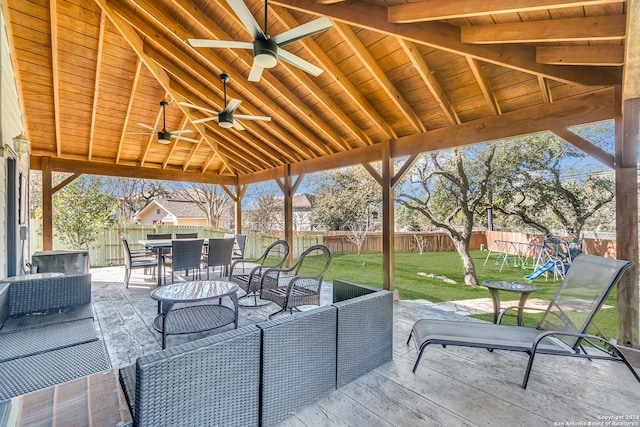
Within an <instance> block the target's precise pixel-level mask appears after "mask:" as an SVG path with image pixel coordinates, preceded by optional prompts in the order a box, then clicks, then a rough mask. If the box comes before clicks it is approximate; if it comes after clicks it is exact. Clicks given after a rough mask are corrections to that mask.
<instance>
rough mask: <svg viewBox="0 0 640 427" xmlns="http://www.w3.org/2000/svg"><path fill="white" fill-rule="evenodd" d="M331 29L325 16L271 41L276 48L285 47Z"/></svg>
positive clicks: (274, 37)
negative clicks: (276, 45) (274, 43)
mask: <svg viewBox="0 0 640 427" xmlns="http://www.w3.org/2000/svg"><path fill="white" fill-rule="evenodd" d="M331 27H333V24H332V23H331V21H330V20H329V18H327V17H326V16H323V17H322V18H319V19H314V20H313V21H309V22H307V23H306V24H302V25H300V26H297V27H295V28H292V29H290V30H287V31H285V32H284V33H280V34H278V35H277V36H273V37H272V38H271V39H272V40H273V41H275V42H276V43H277V44H278V47H281V46H285V45H287V44H289V43H293V42H295V41H298V40H300V39H302V38H305V37H309V36H312V35H314V34H318V33H321V32H323V31H325V30H328V29H329V28H331Z"/></svg>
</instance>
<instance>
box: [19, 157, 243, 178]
mask: <svg viewBox="0 0 640 427" xmlns="http://www.w3.org/2000/svg"><path fill="white" fill-rule="evenodd" d="M30 161H31V165H30V166H31V169H34V170H41V169H42V157H40V156H31V159H30ZM51 170H52V171H54V172H71V173H79V174H87V175H101V176H119V177H125V178H143V179H161V180H168V181H181V182H202V183H210V184H227V185H235V184H236V182H237V179H236V177H234V176H225V175H218V174H214V173H201V172H193V171H182V170H180V169H161V168H159V167H158V168H149V167H140V166H128V165H118V166H117V167H114V164H113V163H106V162H105V163H102V162H96V161H91V162H89V161H87V160H86V159H84V160H83V159H60V158H55V157H54V158H51Z"/></svg>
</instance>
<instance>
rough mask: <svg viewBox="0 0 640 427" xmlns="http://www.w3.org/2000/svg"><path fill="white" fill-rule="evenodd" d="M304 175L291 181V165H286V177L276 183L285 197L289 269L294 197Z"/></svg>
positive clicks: (285, 227) (291, 255) (291, 256)
mask: <svg viewBox="0 0 640 427" xmlns="http://www.w3.org/2000/svg"><path fill="white" fill-rule="evenodd" d="M303 177H304V175H299V176H298V178H296V180H295V181H293V180H292V179H291V165H285V167H284V177H283V179H282V180H280V179H276V183H277V184H278V186H279V187H280V190H282V194H283V197H284V215H283V216H284V240H285V241H286V242H287V244H288V245H289V248H290V250H289V255H288V256H287V259H286V261H285V265H286V266H287V267H291V266H292V265H293V195H294V194H295V193H296V190H297V189H298V186H299V185H300V183H301V182H302V178H303Z"/></svg>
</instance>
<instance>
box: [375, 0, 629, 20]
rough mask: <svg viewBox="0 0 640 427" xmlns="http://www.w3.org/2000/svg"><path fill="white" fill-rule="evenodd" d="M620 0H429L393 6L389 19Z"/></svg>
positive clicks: (463, 15) (465, 15)
mask: <svg viewBox="0 0 640 427" xmlns="http://www.w3.org/2000/svg"><path fill="white" fill-rule="evenodd" d="M619 2H620V0H512V1H478V0H448V1H446V2H445V1H439V0H426V1H419V2H415V3H407V4H399V5H393V6H389V11H388V21H389V22H392V23H396V24H407V23H412V22H423V21H435V20H443V19H458V18H468V17H473V16H483V15H495V14H500V13H521V12H532V11H540V10H548V9H557V8H567V7H575V6H579V7H582V6H587V5H601V4H608V3H619Z"/></svg>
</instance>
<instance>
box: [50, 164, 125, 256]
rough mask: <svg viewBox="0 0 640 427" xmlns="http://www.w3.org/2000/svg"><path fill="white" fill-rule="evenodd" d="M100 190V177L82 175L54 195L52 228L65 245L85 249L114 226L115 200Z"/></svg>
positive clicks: (116, 203) (101, 187)
mask: <svg viewBox="0 0 640 427" xmlns="http://www.w3.org/2000/svg"><path fill="white" fill-rule="evenodd" d="M104 187H105V186H104V180H103V179H102V178H99V177H93V176H91V177H90V176H87V175H82V176H80V177H79V178H77V179H75V180H74V181H72V182H71V183H69V184H67V185H66V186H65V187H64V188H62V189H61V190H60V191H58V192H57V193H56V194H55V195H54V197H53V227H54V228H55V229H56V231H57V232H58V233H59V235H60V238H61V240H62V241H63V242H64V243H65V244H67V245H69V246H72V247H75V248H78V249H89V244H90V243H91V242H93V241H95V240H96V239H97V237H98V234H99V233H100V231H102V230H103V229H105V228H109V227H111V226H113V225H114V224H116V223H117V219H116V209H117V208H118V199H117V198H116V197H115V196H113V194H111V193H105V192H104V191H103V189H104Z"/></svg>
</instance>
